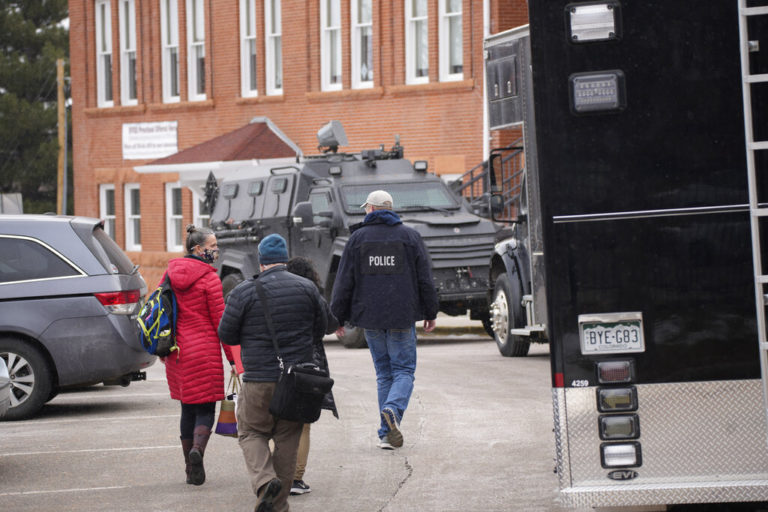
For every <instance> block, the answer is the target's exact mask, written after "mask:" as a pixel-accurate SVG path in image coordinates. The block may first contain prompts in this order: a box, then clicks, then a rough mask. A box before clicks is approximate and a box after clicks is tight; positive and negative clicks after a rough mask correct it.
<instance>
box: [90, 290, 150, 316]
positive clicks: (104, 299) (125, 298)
mask: <svg viewBox="0 0 768 512" xmlns="http://www.w3.org/2000/svg"><path fill="white" fill-rule="evenodd" d="M93 295H94V296H95V297H96V299H97V300H98V301H99V302H100V303H101V305H102V306H104V307H105V308H107V310H108V311H109V312H110V313H115V314H118V315H130V314H131V313H133V312H134V311H135V310H136V306H137V305H138V304H139V300H140V299H141V295H140V294H139V290H124V291H119V292H102V293H94V294H93Z"/></svg>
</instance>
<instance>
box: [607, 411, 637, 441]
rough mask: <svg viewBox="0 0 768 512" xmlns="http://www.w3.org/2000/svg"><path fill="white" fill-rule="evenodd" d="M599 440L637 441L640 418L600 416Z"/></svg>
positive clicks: (631, 416)
mask: <svg viewBox="0 0 768 512" xmlns="http://www.w3.org/2000/svg"><path fill="white" fill-rule="evenodd" d="M598 421H599V423H600V439H602V440H604V441H608V440H611V439H637V438H638V437H640V418H638V417H637V414H622V415H615V416H600V418H599V420H598Z"/></svg>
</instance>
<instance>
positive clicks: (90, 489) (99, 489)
mask: <svg viewBox="0 0 768 512" xmlns="http://www.w3.org/2000/svg"><path fill="white" fill-rule="evenodd" d="M127 488H128V486H126V485H113V486H110V487H84V488H80V489H51V490H46V491H17V492H0V497H2V496H27V495H30V494H53V493H58V492H87V491H111V490H114V489H127Z"/></svg>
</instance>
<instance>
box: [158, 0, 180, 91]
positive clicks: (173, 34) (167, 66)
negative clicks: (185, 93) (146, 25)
mask: <svg viewBox="0 0 768 512" xmlns="http://www.w3.org/2000/svg"><path fill="white" fill-rule="evenodd" d="M160 32H161V34H160V36H161V37H162V40H163V44H162V47H163V103H175V102H177V101H179V100H180V96H179V8H178V3H177V0H160Z"/></svg>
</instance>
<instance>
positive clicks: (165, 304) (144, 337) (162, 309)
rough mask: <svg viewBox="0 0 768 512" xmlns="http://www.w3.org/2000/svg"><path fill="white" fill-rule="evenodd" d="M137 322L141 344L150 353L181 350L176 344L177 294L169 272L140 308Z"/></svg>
mask: <svg viewBox="0 0 768 512" xmlns="http://www.w3.org/2000/svg"><path fill="white" fill-rule="evenodd" d="M136 323H137V324H138V327H139V341H140V342H141V346H142V347H144V350H146V351H147V352H149V353H150V354H152V355H156V356H159V357H165V356H167V355H169V354H170V353H171V352H173V351H174V350H179V347H178V345H177V344H176V295H174V293H173V290H172V289H171V278H170V277H168V275H167V274H166V276H165V280H164V281H163V283H162V284H161V285H160V286H159V287H158V288H157V289H156V290H155V291H154V292H152V295H150V296H149V299H147V302H145V303H144V305H143V306H142V307H141V309H140V310H139V316H138V318H137V319H136Z"/></svg>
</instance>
